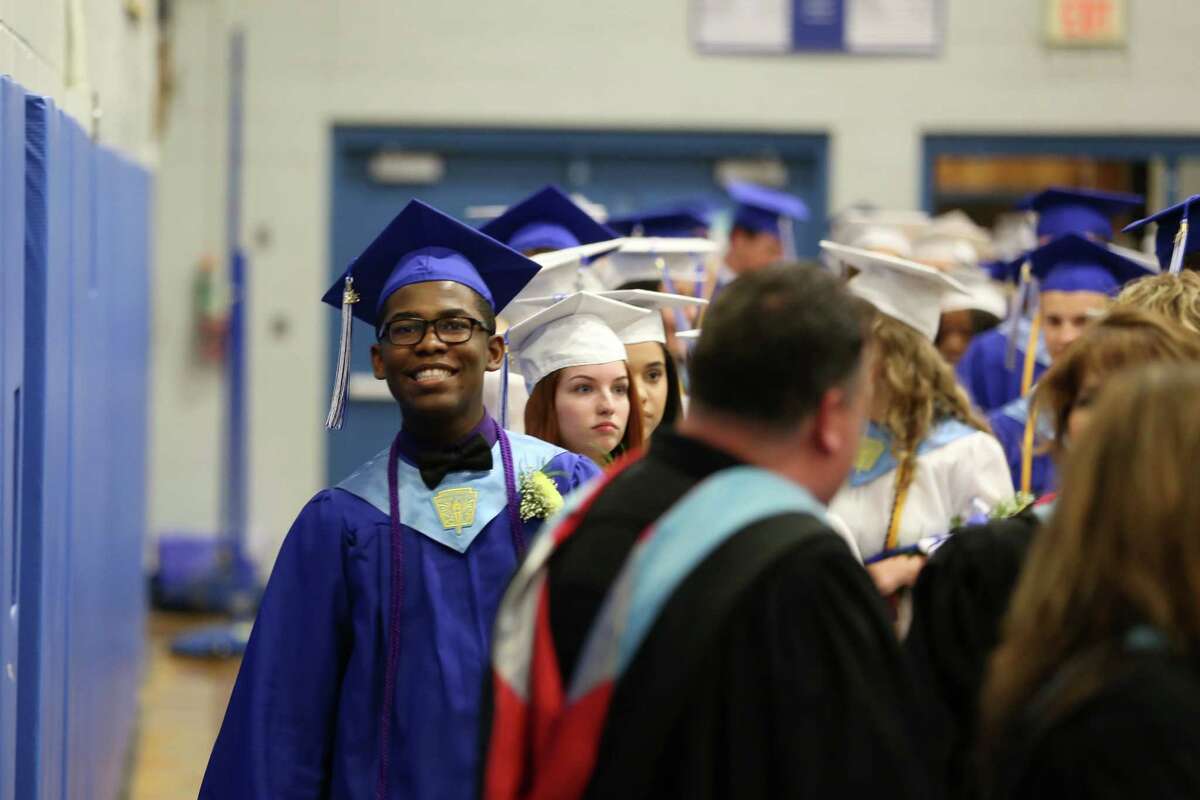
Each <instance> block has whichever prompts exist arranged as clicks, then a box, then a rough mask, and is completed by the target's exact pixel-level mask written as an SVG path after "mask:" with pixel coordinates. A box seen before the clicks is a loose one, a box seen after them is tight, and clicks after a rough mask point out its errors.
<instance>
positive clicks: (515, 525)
mask: <svg viewBox="0 0 1200 800" xmlns="http://www.w3.org/2000/svg"><path fill="white" fill-rule="evenodd" d="M492 424H493V425H495V426H496V441H497V442H499V443H500V461H501V464H502V465H503V467H504V488H505V492H506V493H507V495H508V521H509V525H510V527H511V528H512V539H513V549H514V550H515V551H516V553H517V560H518V561H520V559H521V557H522V556H523V555H524V554H525V534H524V531H523V530H522V524H521V502H520V499H519V498H518V497H517V484H516V476H515V474H514V471H513V458H512V446H511V445H510V444H509V441H508V434H507V433H505V431H504V429H503V428H501V427H500V425H499V423H497V422H495V421H494V420H493V422H492ZM399 460H400V434H399V433H397V434H396V438H395V439H393V440H392V447H391V449H390V450H389V451H388V465H387V477H388V506H389V511H390V512H391V513H390V517H391V534H392V535H391V551H392V552H391V556H392V558H391V562H392V563H391V576H392V577H391V589H390V591H389V593H388V622H389V624H388V649H387V671H386V672H385V673H384V675H383V704H382V705H381V707H380V709H379V778H378V779H377V780H376V782H375V798H376V800H387V789H388V768H389V762H390V760H391V759H390V739H391V727H392V726H391V722H392V713H391V711H392V704H393V701H394V699H395V697H396V670H397V668H398V666H399V663H400V611H401V604H402V597H403V594H404V553H403V549H404V539H403V531H401V529H400V479H399Z"/></svg>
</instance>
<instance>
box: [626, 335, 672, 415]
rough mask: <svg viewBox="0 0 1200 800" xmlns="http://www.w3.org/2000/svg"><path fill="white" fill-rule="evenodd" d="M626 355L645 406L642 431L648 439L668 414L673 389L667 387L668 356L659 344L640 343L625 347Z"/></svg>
mask: <svg viewBox="0 0 1200 800" xmlns="http://www.w3.org/2000/svg"><path fill="white" fill-rule="evenodd" d="M625 353H626V355H627V356H628V358H629V374H630V375H632V376H633V382H634V384H635V385H636V386H637V394H638V399H639V400H640V401H641V404H642V408H641V413H642V419H643V420H644V425H643V428H642V430H643V431H644V432H645V435H646V436H649V435H650V434H652V433H654V429H655V428H657V427H658V426H659V424H660V423H661V422H662V418H663V414H664V413H666V410H667V393H668V389H669V388H670V387H669V386H668V383H667V362H666V352H665V351H664V350H663V347H662V345H660V344H659V343H658V342H639V343H638V344H627V345H625Z"/></svg>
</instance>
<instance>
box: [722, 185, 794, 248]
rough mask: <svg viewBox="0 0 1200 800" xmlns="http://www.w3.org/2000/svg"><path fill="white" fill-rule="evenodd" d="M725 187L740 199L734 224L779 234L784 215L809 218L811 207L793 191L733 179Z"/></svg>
mask: <svg viewBox="0 0 1200 800" xmlns="http://www.w3.org/2000/svg"><path fill="white" fill-rule="evenodd" d="M725 188H726V189H727V190H728V191H729V196H730V197H732V198H733V202H735V203H737V208H736V209H734V213H733V224H734V226H735V227H739V228H747V229H748V230H752V231H757V232H760V233H770V234H772V235H774V236H780V235H781V233H782V232H781V229H780V224H779V223H780V218H781V217H782V218H786V219H789V220H806V219H808V207H807V206H806V205H804V201H803V200H801V199H800V198H799V197H796V196H795V195H794V194H788V193H787V192H780V191H778V190H776V189H768V188H766V187H765V186H758V185H757V184H753V183H746V182H744V181H733V182H731V183H730V184H729V185H728V186H726V187H725Z"/></svg>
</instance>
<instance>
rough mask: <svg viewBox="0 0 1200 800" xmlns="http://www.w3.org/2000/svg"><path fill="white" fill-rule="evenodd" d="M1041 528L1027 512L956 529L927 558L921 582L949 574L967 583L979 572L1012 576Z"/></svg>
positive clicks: (1030, 512)
mask: <svg viewBox="0 0 1200 800" xmlns="http://www.w3.org/2000/svg"><path fill="white" fill-rule="evenodd" d="M1040 524H1041V523H1040V520H1039V519H1038V517H1037V515H1036V514H1034V513H1033V512H1032V511H1031V510H1028V509H1026V510H1025V511H1022V512H1021V513H1020V514H1017V515H1015V516H1013V517H1009V518H1007V519H997V520H989V521H988V522H984V523H982V524H979V525H968V526H966V527H963V528H959V529H958V530H957V531H955V533H954V535H953V536H951V537H950V538H949V539H947V540H946V541H945V543H943V544H942V545H941V546H940V547H939V548H938V549H937V550H935V551H934V553H933V554H932V555H931V556H930V557H929V562H928V564H926V566H925V569H924V570H922V572H921V579H925V578H926V577H927V576H928V578H929V579H932V578H933V577H934V576H937V575H939V574H941V573H943V572H951V573H956V574H960V575H965V576H967V578H968V580H969V579H970V576H973V575H977V574H978V573H979V572H981V571H985V570H993V571H994V570H996V569H1004V570H1007V571H1011V572H1013V573H1014V574H1015V572H1016V571H1017V570H1019V569H1020V565H1021V563H1022V562H1023V561H1024V560H1025V554H1026V552H1027V551H1028V550H1029V546H1030V545H1031V544H1032V543H1033V538H1034V536H1035V535H1036V533H1037V530H1038V527H1039V526H1040ZM918 580H920V579H918Z"/></svg>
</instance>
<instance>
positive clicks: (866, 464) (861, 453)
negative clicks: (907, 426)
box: [848, 419, 979, 488]
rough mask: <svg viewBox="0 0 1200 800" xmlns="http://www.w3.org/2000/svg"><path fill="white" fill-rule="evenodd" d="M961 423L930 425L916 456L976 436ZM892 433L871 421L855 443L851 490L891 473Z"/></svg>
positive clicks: (894, 464)
mask: <svg viewBox="0 0 1200 800" xmlns="http://www.w3.org/2000/svg"><path fill="white" fill-rule="evenodd" d="M978 432H979V431H978V429H976V428H972V427H971V426H970V425H968V424H966V423H965V422H960V421H959V420H956V419H945V420H942V421H941V422H938V423H937V424H935V425H934V426H933V429H932V430H930V431H929V433H928V434H927V435H926V436H925V438H924V439H923V440H921V443H920V444H919V445H917V455H918V456H922V455H924V454H926V453H931V452H933V451H934V450H937V449H939V448H942V447H945V446H946V445H948V444H950V443H951V442H956V441H958V440H959V439H962V438H963V437H965V436H970V435H971V434H972V433H978ZM892 441H893V440H892V434H891V432H890V431H888V429H887V428H885V427H883V426H882V425H878V424H876V423H874V422H871V423H870V424H868V425H867V431H866V433H864V434H863V438H862V441H861V442H859V446H858V455H857V456H856V457H855V459H854V469H853V470H852V471H851V472H850V478H849V480H848V483H849V485H850V486H853V487H855V488H857V487H859V486H866V485H867V484H868V483H872V482H873V481H876V480H878V479H879V478H882V477H883V476H885V475H888V474H890V473H891V472H893V471H894V470H895V469H896V467H898V466H899V462H897V461H896V454H895V453H894V452H893V447H892Z"/></svg>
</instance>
